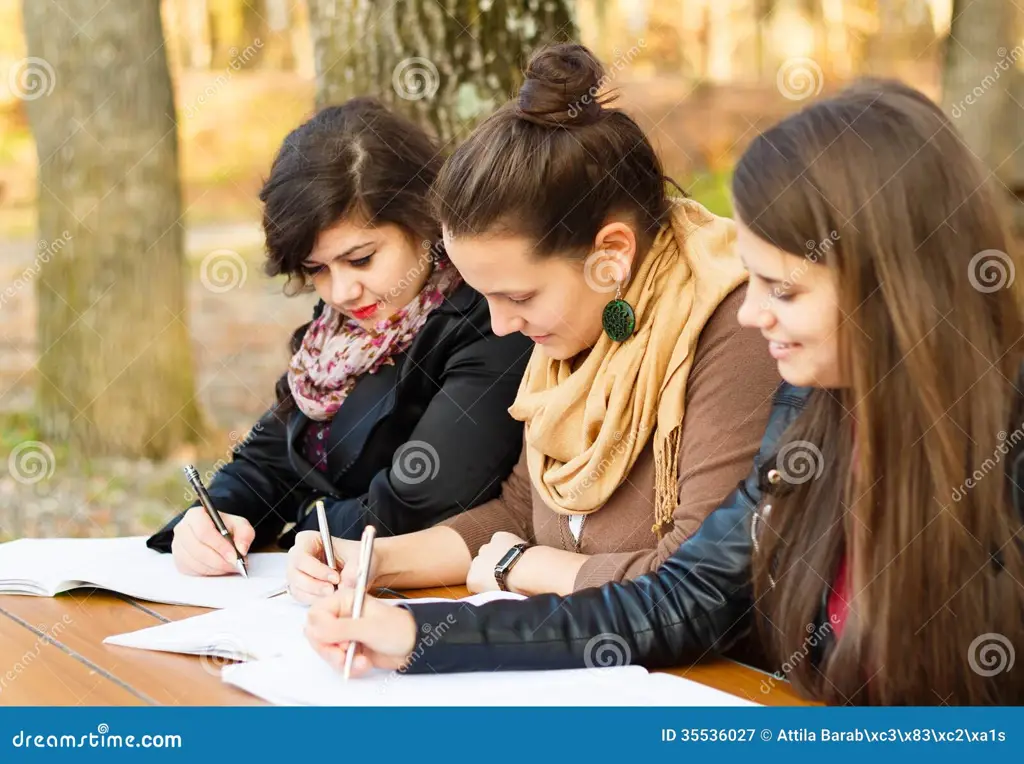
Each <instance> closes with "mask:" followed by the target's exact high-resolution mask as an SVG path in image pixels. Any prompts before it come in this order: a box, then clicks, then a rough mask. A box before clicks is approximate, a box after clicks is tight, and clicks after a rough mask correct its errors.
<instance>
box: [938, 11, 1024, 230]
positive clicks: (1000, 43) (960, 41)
mask: <svg viewBox="0 0 1024 764" xmlns="http://www.w3.org/2000/svg"><path fill="white" fill-rule="evenodd" d="M1016 21H1017V17H1016V9H1015V8H1014V6H1013V4H1012V3H1007V2H1005V0H954V3H953V24H952V28H951V29H950V37H951V38H952V39H949V40H948V41H947V43H946V59H945V71H944V73H943V107H944V109H945V111H946V113H947V114H949V115H950V116H951V117H952V118H953V121H954V123H955V124H956V126H957V129H958V130H959V131H960V133H961V134H962V135H963V137H964V140H965V141H966V143H967V145H968V146H970V148H971V150H972V151H973V152H974V153H975V154H977V155H978V157H979V158H980V159H981V160H982V161H984V162H985V164H986V165H987V166H988V168H989V169H990V170H992V171H994V172H995V175H996V178H998V179H999V181H1000V182H1001V184H1002V185H1003V186H1005V187H1006V188H1007V189H1008V192H1007V196H1008V197H1011V198H1014V197H1017V198H1015V199H1014V203H1013V207H1014V210H1013V214H1014V221H1015V225H1016V227H1017V228H1018V229H1024V214H1022V213H1024V208H1022V207H1021V204H1020V202H1019V201H1018V199H1019V197H1020V195H1021V192H1022V190H1024V177H1022V171H1024V167H1022V164H1021V162H1020V161H1019V160H1016V159H1015V158H1014V152H1015V150H1016V149H1017V147H1018V146H1019V145H1020V144H1021V142H1024V122H1022V121H1021V120H1020V119H1019V113H1018V112H1019V108H1020V107H1019V106H1018V103H1019V102H1020V95H1021V91H1022V88H1021V73H1020V72H1019V70H1018V68H1017V65H1018V63H1019V60H1020V58H1021V57H1022V56H1024V49H1022V48H1021V46H1019V45H1017V46H1016V47H1015V43H1016V37H1015V35H1014V30H1015V29H1016Z"/></svg>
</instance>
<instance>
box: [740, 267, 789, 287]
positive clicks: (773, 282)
mask: <svg viewBox="0 0 1024 764" xmlns="http://www.w3.org/2000/svg"><path fill="white" fill-rule="evenodd" d="M747 273H749V274H750V275H751V276H757V277H758V278H759V279H761V281H764V282H767V283H768V284H771V285H772V286H775V285H776V284H783V283H785V281H784V280H783V279H773V278H770V277H769V276H765V275H763V274H761V273H758V272H757V271H752V270H750V268H747Z"/></svg>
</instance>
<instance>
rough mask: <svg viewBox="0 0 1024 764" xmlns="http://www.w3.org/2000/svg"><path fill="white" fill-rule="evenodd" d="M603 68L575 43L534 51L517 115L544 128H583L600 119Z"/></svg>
mask: <svg viewBox="0 0 1024 764" xmlns="http://www.w3.org/2000/svg"><path fill="white" fill-rule="evenodd" d="M603 78H604V67H603V66H601V62H600V61H598V60H597V59H596V58H595V57H594V54H593V53H591V52H590V50H589V49H587V48H586V47H584V46H582V45H578V44H574V43H562V44H560V45H551V46H548V47H546V48H542V49H541V50H539V51H537V52H536V53H535V54H534V55H533V56H532V57H531V58H530V63H529V64H527V67H526V81H525V82H524V83H523V86H522V87H521V88H520V89H519V98H518V100H517V102H516V104H515V111H516V114H517V115H518V116H519V117H521V118H522V119H525V120H527V121H529V122H533V123H534V124H537V125H543V126H545V127H582V126H584V125H589V124H593V123H594V122H597V121H598V120H599V119H601V117H602V115H603V112H604V110H603V109H602V107H601V103H602V102H601V101H600V100H598V90H599V89H600V83H601V80H602V79H603Z"/></svg>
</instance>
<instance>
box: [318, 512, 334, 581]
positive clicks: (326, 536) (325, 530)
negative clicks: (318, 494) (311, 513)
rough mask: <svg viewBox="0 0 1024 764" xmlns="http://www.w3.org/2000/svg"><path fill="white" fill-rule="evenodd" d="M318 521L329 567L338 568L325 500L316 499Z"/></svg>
mask: <svg viewBox="0 0 1024 764" xmlns="http://www.w3.org/2000/svg"><path fill="white" fill-rule="evenodd" d="M316 521H317V525H319V526H320V542H321V543H322V544H323V545H324V556H325V557H326V558H327V567H328V568H330V569H331V570H335V571H336V570H337V569H338V563H337V561H336V560H335V559H334V545H333V544H332V543H331V529H330V528H329V527H328V525H327V510H326V509H324V500H323V499H317V501H316Z"/></svg>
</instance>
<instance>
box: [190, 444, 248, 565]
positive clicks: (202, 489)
mask: <svg viewBox="0 0 1024 764" xmlns="http://www.w3.org/2000/svg"><path fill="white" fill-rule="evenodd" d="M185 477H186V478H188V482H189V483H191V485H192V489H193V490H194V491H195V492H196V495H198V496H199V501H200V502H201V503H202V505H203V509H205V510H206V514H208V515H209V516H210V519H211V520H213V524H214V525H215V526H216V527H217V533H219V534H220V535H221V536H223V537H224V538H226V539H227V540H228V542H229V543H230V544H231V548H232V549H234V550H235V558H236V559H235V567H236V568H238V572H239V573H241V574H242V577H243V578H248V577H249V573H248V572H247V571H246V569H245V558H244V557H242V553H241V552H239V551H238V547H237V546H235V540H234V539H233V538H231V531H229V530H228V527H227V526H226V525H224V520H223V518H221V516H220V512H218V511H217V510H216V509H214V507H213V502H212V501H210V494H208V493H207V492H206V486H204V485H203V481H202V480H201V479H200V478H199V471H198V470H197V469H196V468H195V467H193V466H192V465H191V464H186V465H185Z"/></svg>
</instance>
